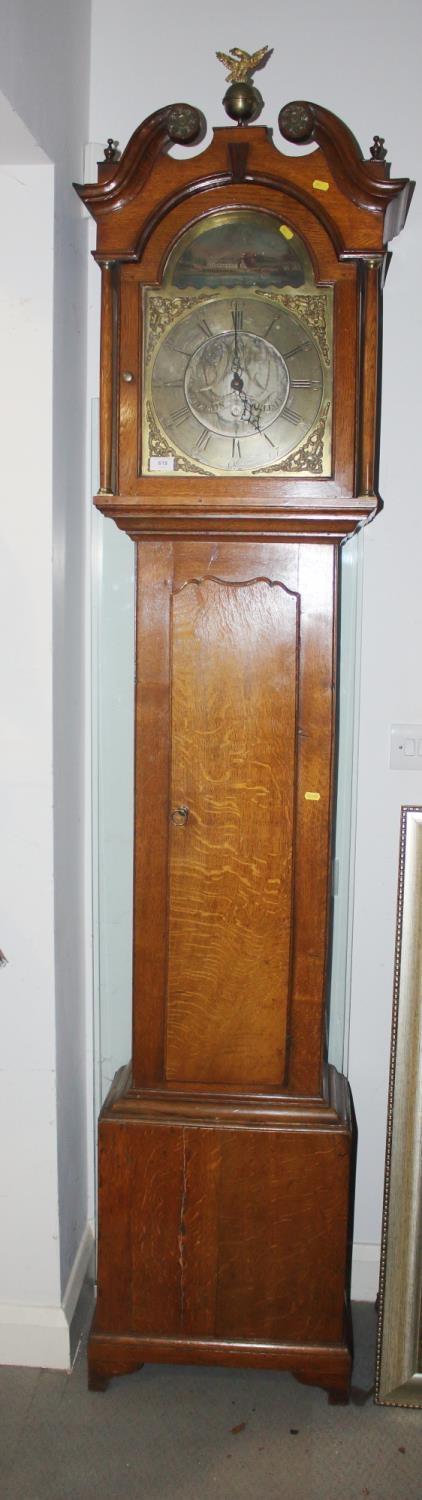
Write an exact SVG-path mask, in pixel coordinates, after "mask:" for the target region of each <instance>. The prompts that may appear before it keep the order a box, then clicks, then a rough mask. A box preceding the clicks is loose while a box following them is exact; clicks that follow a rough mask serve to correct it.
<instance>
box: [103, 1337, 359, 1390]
mask: <svg viewBox="0 0 422 1500" xmlns="http://www.w3.org/2000/svg"><path fill="white" fill-rule="evenodd" d="M346 1323H347V1319H345V1328H346ZM144 1364H166V1365H170V1364H181V1365H224V1366H225V1367H228V1368H232V1369H235V1368H239V1369H259V1370H280V1372H282V1371H283V1370H284V1371H285V1372H286V1373H288V1374H289V1375H294V1376H295V1378H296V1380H300V1381H301V1383H302V1384H304V1385H318V1386H320V1387H322V1389H323V1390H325V1391H327V1394H328V1398H329V1401H330V1404H332V1405H340V1406H342V1405H347V1403H348V1401H349V1395H350V1380H351V1373H352V1354H351V1349H350V1346H349V1343H348V1342H347V1339H346V1333H345V1336H344V1342H343V1344H339V1345H338V1344H332V1345H328V1344H327V1345H324V1344H321V1345H319V1346H316V1347H315V1348H314V1347H310V1346H309V1347H308V1346H307V1345H303V1347H300V1346H299V1345H296V1344H285V1345H281V1344H280V1345H278V1346H277V1345H276V1344H274V1345H272V1344H260V1343H258V1342H257V1341H253V1342H251V1343H249V1344H248V1343H246V1341H244V1342H243V1341H242V1342H240V1343H238V1344H236V1343H235V1342H234V1341H232V1342H231V1343H230V1344H226V1343H224V1342H223V1341H221V1342H220V1343H219V1342H214V1343H212V1342H211V1340H209V1341H208V1340H205V1339H203V1340H202V1341H201V1340H200V1339H196V1340H195V1339H191V1340H188V1339H185V1340H183V1339H177V1340H176V1339H165V1338H162V1339H142V1338H136V1337H134V1336H133V1335H132V1334H127V1335H126V1336H125V1335H124V1334H118V1333H116V1334H114V1333H110V1334H105V1333H97V1332H96V1327H95V1319H94V1323H93V1325H92V1329H91V1333H90V1338H89V1344H88V1386H89V1390H90V1391H105V1390H106V1389H107V1386H108V1383H109V1380H111V1379H112V1378H113V1376H117V1375H132V1374H135V1372H136V1371H137V1370H142V1368H143V1366H144Z"/></svg>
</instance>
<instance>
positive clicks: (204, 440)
mask: <svg viewBox="0 0 422 1500" xmlns="http://www.w3.org/2000/svg"><path fill="white" fill-rule="evenodd" d="M210 437H211V433H210V432H207V429H206V427H203V429H202V432H200V434H199V437H198V438H197V439H196V443H195V446H194V449H193V452H194V453H204V452H205V448H207V447H208V443H209V441H210Z"/></svg>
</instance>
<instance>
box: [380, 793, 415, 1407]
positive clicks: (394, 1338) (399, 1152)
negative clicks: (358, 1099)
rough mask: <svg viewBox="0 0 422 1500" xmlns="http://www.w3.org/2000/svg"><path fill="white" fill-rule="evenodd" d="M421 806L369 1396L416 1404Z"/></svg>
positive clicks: (403, 912)
mask: <svg viewBox="0 0 422 1500" xmlns="http://www.w3.org/2000/svg"><path fill="white" fill-rule="evenodd" d="M421 1147H422V807H413V806H409V807H407V806H406V807H402V810H401V828H400V855H399V880H398V900H397V926H396V948H395V963H394V991H393V1018H392V1038H391V1061H390V1083H389V1098H388V1123H387V1146H386V1167H385V1187H384V1210H383V1228H382V1247H381V1277H380V1297H379V1320H378V1337H377V1360H376V1379H375V1401H376V1403H377V1404H379V1405H382V1406H403V1407H414V1408H418V1407H420V1408H421V1409H422V1160H421V1158H422V1150H421Z"/></svg>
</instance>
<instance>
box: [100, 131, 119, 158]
mask: <svg viewBox="0 0 422 1500" xmlns="http://www.w3.org/2000/svg"><path fill="white" fill-rule="evenodd" d="M118 145H119V142H118V141H114V140H113V136H112V135H109V137H108V141H107V145H106V146H104V157H105V160H106V161H119V160H120V151H119V150H118Z"/></svg>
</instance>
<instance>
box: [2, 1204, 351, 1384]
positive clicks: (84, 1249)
mask: <svg viewBox="0 0 422 1500" xmlns="http://www.w3.org/2000/svg"><path fill="white" fill-rule="evenodd" d="M379 1262H380V1246H379V1245H361V1244H355V1245H354V1246H353V1261H352V1300H353V1301H354V1302H375V1299H376V1296H377V1292H378V1280H379ZM93 1265H94V1237H93V1233H92V1229H91V1226H90V1225H89V1224H87V1226H86V1229H85V1232H84V1234H83V1237H82V1240H81V1243H80V1246H79V1250H78V1253H77V1255H76V1257H75V1261H74V1264H73V1267H72V1271H71V1273H70V1276H69V1281H68V1283H67V1287H66V1292H65V1296H64V1299H63V1304H62V1306H61V1307H28V1306H25V1305H22V1306H21V1305H18V1304H15V1305H9V1304H6V1303H0V1364H1V1365H29V1366H31V1367H35V1368H41V1369H47V1370H69V1369H70V1366H71V1358H70V1327H71V1322H72V1318H73V1314H74V1312H75V1308H76V1306H77V1303H78V1299H79V1296H80V1293H81V1290H82V1286H83V1282H84V1280H85V1277H86V1275H87V1273H88V1272H89V1271H90V1270H91V1269H92V1268H93Z"/></svg>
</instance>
